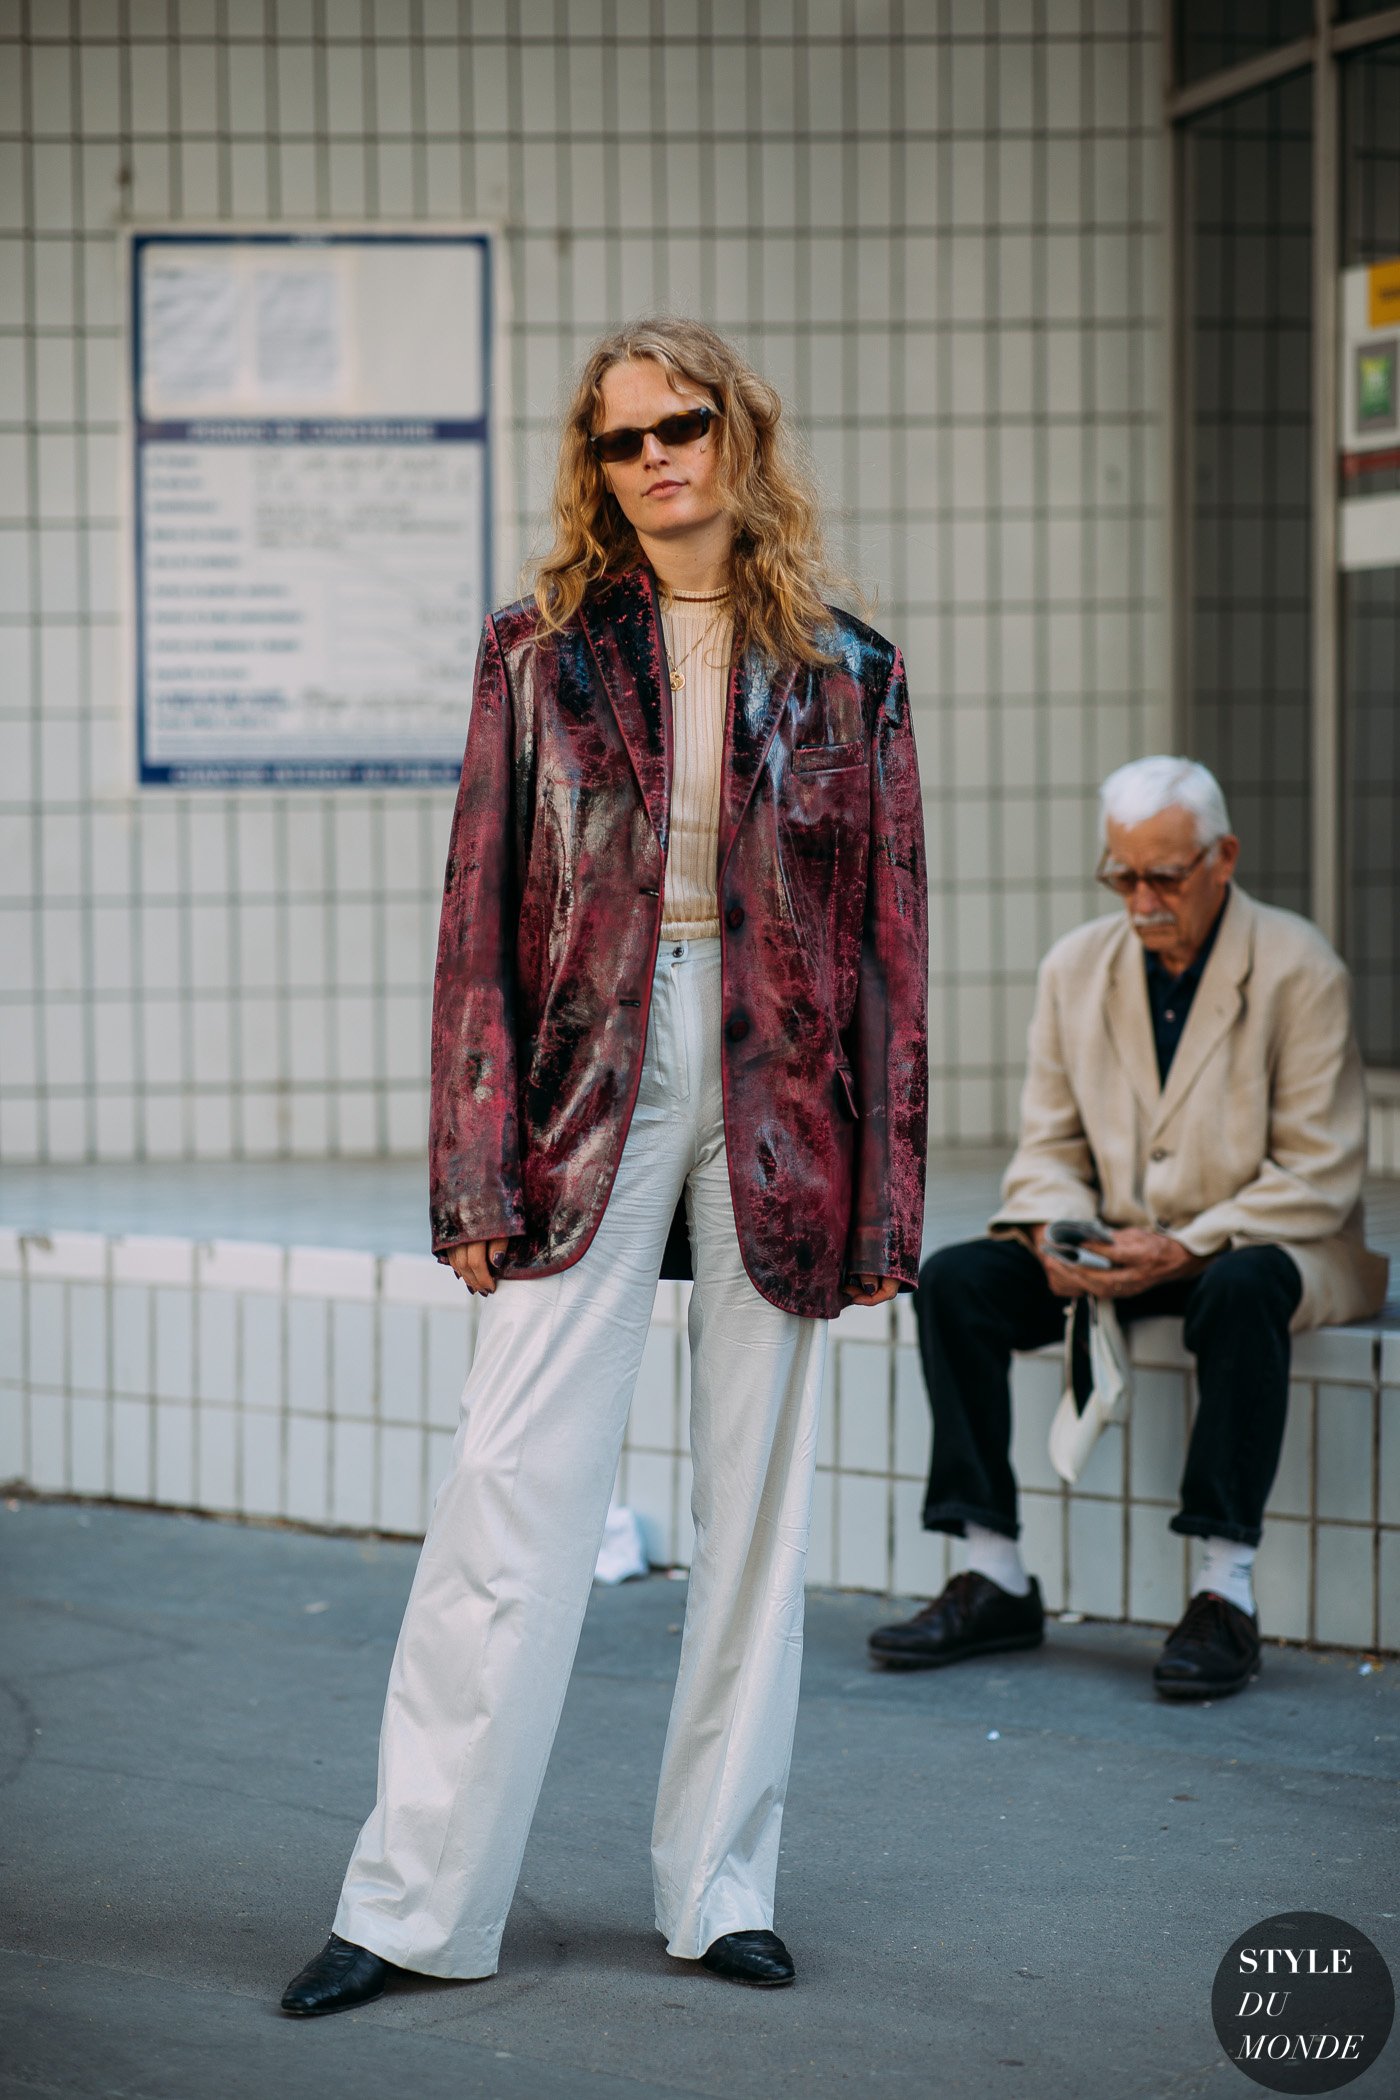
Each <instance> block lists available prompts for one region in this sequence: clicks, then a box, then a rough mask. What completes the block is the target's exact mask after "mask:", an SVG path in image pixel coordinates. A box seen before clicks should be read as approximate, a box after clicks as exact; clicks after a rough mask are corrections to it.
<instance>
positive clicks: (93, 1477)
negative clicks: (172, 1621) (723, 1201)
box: [0, 1229, 1400, 1650]
mask: <svg viewBox="0 0 1400 2100" xmlns="http://www.w3.org/2000/svg"><path fill="white" fill-rule="evenodd" d="M688 1303H689V1285H686V1284H671V1283H668V1284H663V1285H661V1287H660V1288H659V1290H658V1292H657V1299H656V1310H655V1315H654V1318H653V1323H652V1331H651V1334H650V1336H649V1338H648V1342H647V1347H646V1352H645V1356H644V1359H643V1364H642V1372H641V1376H640V1379H639V1381H638V1386H637V1393H636V1397H635V1400H634V1402H633V1407H632V1414H631V1419H630V1422H629V1426H628V1432H627V1440H626V1444H625V1447H624V1451H623V1457H622V1464H621V1469H620V1474H619V1483H618V1485H619V1492H620V1494H621V1496H622V1498H623V1499H624V1500H625V1501H627V1502H628V1503H630V1504H631V1505H632V1507H633V1508H635V1509H636V1510H637V1511H638V1512H639V1514H640V1515H641V1518H642V1521H643V1524H644V1526H645V1528H646V1533H647V1539H648V1545H649V1549H650V1552H651V1557H652V1559H653V1560H654V1561H655V1562H656V1563H657V1564H658V1565H679V1566H683V1565H685V1564H686V1563H687V1562H688V1560H689V1557H690V1550H691V1544H692V1532H691V1523H690V1453H689V1398H690V1396H689V1358H688V1352H687V1349H686V1347H685V1323H686V1315H687V1310H688ZM474 1340H475V1304H474V1301H473V1300H472V1299H471V1298H469V1297H467V1296H466V1294H465V1293H464V1292H463V1291H462V1290H461V1288H460V1286H459V1285H458V1284H457V1283H456V1281H455V1279H454V1278H453V1277H452V1276H451V1275H450V1274H449V1273H448V1271H447V1270H446V1269H444V1268H443V1267H442V1265H441V1264H439V1263H437V1262H435V1261H433V1260H432V1259H431V1258H430V1257H428V1256H423V1255H409V1254H368V1253H363V1252H360V1251H358V1250H352V1249H346V1248H329V1249H323V1248H315V1247H293V1248H282V1247H276V1246H271V1245H259V1244H256V1243H253V1242H247V1241H212V1242H197V1241H192V1240H181V1239H177V1238H170V1237H161V1238H156V1237H142V1236H139V1235H122V1236H120V1237H116V1236H114V1237H108V1238H104V1237H103V1236H102V1235H100V1234H95V1233H90V1232H48V1233H22V1232H16V1231H13V1230H8V1229H7V1230H4V1231H0V1480H4V1481H10V1482H13V1483H16V1484H19V1485H24V1486H28V1487H32V1488H34V1489H37V1490H40V1491H42V1492H48V1493H66V1494H80V1495H93V1496H103V1497H110V1498H113V1499H115V1500H117V1501H130V1502H140V1503H156V1504H166V1505H169V1506H171V1507H176V1508H184V1509H199V1510H209V1511H214V1512H219V1513H222V1514H229V1515H242V1516H254V1517H286V1518H290V1519H293V1520H295V1521H297V1522H300V1523H303V1524H310V1525H323V1526H327V1527H336V1528H346V1529H352V1530H373V1531H380V1532H387V1533H390V1534H402V1535H404V1536H408V1537H412V1536H415V1535H418V1534H421V1532H422V1530H423V1527H424V1525H425V1523H426V1521H427V1513H428V1510H429V1507H430V1506H431V1500H432V1496H433V1493H434V1491H435V1489H436V1486H437V1483H438V1481H439V1479H440V1478H441V1476H442V1473H443V1470H444V1468H445V1467H446V1465H447V1462H448V1457H449V1453H450V1449H451V1444H452V1438H453V1434H454V1432H455V1430H456V1426H457V1418H458V1402H459V1398H460V1394H461V1389H462V1382H463V1378H464V1376H465V1373H466V1370H467V1368H468V1366H469V1364H470V1362H471V1355H472V1349H473V1345H474ZM832 1342H833V1347H832V1349H831V1351H830V1358H829V1367H828V1377H827V1391H826V1397H825V1407H824V1411H823V1422H822V1431H821V1442H820V1447H819V1453H818V1477H817V1494H816V1501H815V1505H814V1511H813V1531H812V1546H811V1557H810V1561H809V1577H810V1580H811V1581H812V1582H813V1583H814V1584H819V1585H823V1586H827V1587H835V1588H841V1589H854V1590H873V1591H878V1592H881V1593H896V1594H901V1595H913V1596H930V1595H932V1594H934V1593H935V1592H936V1591H937V1590H938V1589H939V1588H940V1587H941V1586H942V1584H943V1582H944V1581H945V1580H946V1579H947V1576H948V1574H949V1573H950V1572H951V1570H952V1568H953V1566H954V1565H955V1556H956V1554H957V1552H958V1551H959V1548H958V1546H957V1544H956V1542H954V1541H951V1540H948V1539H945V1538H943V1537H941V1536H938V1535H935V1534H931V1533H928V1532H925V1531H924V1529H923V1527H922V1523H921V1520H920V1511H921V1506H922V1497H923V1483H924V1478H925V1474H926V1470H927V1463H928V1439H929V1415H928V1402H927V1398H926V1395H925V1391H924V1383H923V1374H922V1370H921V1367H920V1363H919V1354H918V1346H917V1334H916V1328H915V1323H914V1312H913V1303H912V1300H911V1299H910V1298H909V1297H908V1296H904V1297H901V1298H899V1299H897V1300H896V1301H895V1303H894V1305H892V1306H878V1307H857V1306H853V1307H851V1308H850V1310H849V1311H847V1312H845V1313H843V1314H842V1316H841V1318H840V1319H839V1320H838V1321H836V1322H835V1323H834V1325H833V1331H832ZM1132 1346H1133V1356H1134V1360H1135V1363H1136V1365H1137V1377H1136V1380H1135V1397H1134V1405H1133V1413H1132V1418H1131V1420H1130V1421H1129V1422H1127V1423H1126V1424H1125V1425H1122V1426H1117V1427H1114V1428H1112V1429H1110V1430H1109V1431H1108V1432H1107V1433H1106V1434H1105V1436H1104V1437H1103V1438H1102V1439H1101V1441H1100V1443H1099V1445H1098V1446H1097V1448H1096V1449H1095V1451H1094V1454H1093V1457H1092V1459H1091V1461H1090V1464H1089V1466H1088V1468H1087V1469H1086V1472H1085V1475H1084V1477H1083V1479H1082V1480H1081V1481H1080V1483H1079V1484H1078V1486H1077V1487H1076V1488H1075V1489H1074V1491H1073V1492H1070V1491H1069V1490H1068V1489H1066V1488H1065V1487H1064V1486H1063V1484H1062V1483H1061V1482H1060V1481H1059V1480H1058V1479H1057V1478H1056V1476H1055V1474H1054V1473H1053V1471H1052V1470H1051V1467H1050V1463H1049V1458H1048V1455H1047V1451H1046V1437H1047V1433H1048V1430H1049V1424H1050V1418H1051V1415H1052V1414H1053V1412H1054V1409H1055V1406H1056V1403H1057V1401H1058V1399H1059V1389H1060V1357H1059V1351H1058V1350H1055V1349H1049V1350H1044V1351H1041V1352H1040V1353H1039V1354H1037V1355H1033V1356H1027V1357H1024V1358H1021V1359H1019V1360H1018V1362H1017V1365H1016V1368H1015V1375H1014V1385H1015V1393H1016V1433H1015V1451H1014V1455H1015V1460H1016V1465H1017V1469H1018V1472H1019V1475H1020V1479H1021V1483H1022V1488H1023V1516H1024V1526H1025V1544H1026V1552H1027V1558H1028V1560H1029V1562H1030V1564H1031V1566H1032V1567H1033V1568H1034V1569H1035V1570H1036V1572H1037V1574H1038V1575H1039V1577H1040V1580H1041V1584H1042V1586H1043V1588H1044V1591H1045V1595H1046V1600H1047V1602H1048V1603H1049V1605H1050V1606H1051V1607H1052V1609H1054V1610H1057V1611H1072V1612H1083V1613H1085V1614H1086V1615H1091V1616H1093V1617H1095V1618H1104V1619H1129V1620H1136V1621H1142V1622H1146V1623H1150V1624H1164V1625H1165V1624H1170V1623H1171V1622H1172V1621H1173V1620H1175V1619H1176V1618H1177V1617H1178V1616H1179V1614H1180V1612H1181V1610H1182V1608H1183V1605H1184V1602H1185V1599H1186V1595H1187V1590H1188V1552H1189V1548H1188V1544H1187V1542H1186V1541H1185V1540H1183V1539H1180V1538H1177V1537H1175V1536H1174V1535H1173V1534H1172V1533H1171V1532H1170V1531H1169V1530H1168V1528H1167V1525H1168V1519H1169V1517H1170V1515H1171V1513H1172V1510H1173V1509H1174V1508H1175V1496H1176V1485H1177V1479H1178V1476H1179V1474H1180V1470H1181V1463H1182V1459H1183V1456H1184V1453H1185V1449H1186V1439H1187V1434H1188V1430H1189V1425H1190V1418H1191V1409H1192V1407H1193V1406H1194V1402H1195V1394H1194V1380H1193V1374H1192V1367H1191V1360H1190V1358H1189V1357H1188V1356H1187V1354H1186V1352H1185V1351H1184V1350H1183V1348H1182V1344H1181V1329H1180V1323H1179V1322H1178V1321H1172V1320H1155V1321H1148V1322H1144V1323H1143V1324H1142V1325H1141V1326H1139V1327H1137V1328H1136V1329H1135V1330H1134V1331H1133V1344H1132ZM1258 1589H1259V1595H1260V1602H1261V1611H1262V1616H1263V1621H1264V1625H1265V1630H1266V1632H1267V1633H1269V1634H1270V1635H1271V1636H1273V1637H1276V1638H1278V1637H1282V1638H1285V1639H1293V1640H1299V1641H1309V1642H1318V1643H1325V1644H1327V1645H1329V1646H1340V1647H1352V1648H1360V1649H1371V1650H1375V1649H1387V1650H1400V1332H1397V1331H1396V1330H1395V1329H1394V1328H1393V1327H1390V1326H1388V1325H1387V1324H1385V1323H1384V1322H1381V1323H1377V1324H1376V1325H1374V1326H1359V1327H1352V1328H1342V1329H1332V1330H1328V1331H1325V1332H1323V1333H1319V1334H1313V1335H1306V1336H1303V1337H1301V1338H1300V1339H1299V1340H1298V1342H1297V1343H1296V1344H1295V1351H1294V1392H1293V1400H1292V1406H1291V1409H1290V1418H1289V1426H1288V1433H1287V1437H1286V1439H1285V1443H1284V1450H1283V1459H1282V1463H1281V1465H1280V1469H1279V1476H1278V1480H1277V1483H1276V1485H1275V1489H1274V1495H1273V1499H1272V1502H1271V1504H1270V1510H1269V1520H1268V1526H1267V1530H1266V1533H1265V1539H1264V1544H1263V1547H1262V1549H1261V1552H1260V1557H1259V1575H1258Z"/></svg>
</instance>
